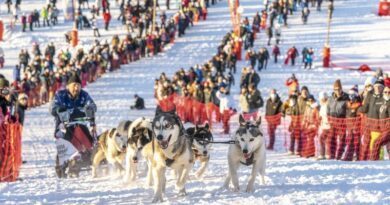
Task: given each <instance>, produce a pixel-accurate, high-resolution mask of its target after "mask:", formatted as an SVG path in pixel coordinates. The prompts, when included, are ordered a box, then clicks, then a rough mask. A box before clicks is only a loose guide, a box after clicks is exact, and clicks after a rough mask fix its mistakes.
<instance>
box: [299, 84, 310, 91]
mask: <svg viewBox="0 0 390 205" xmlns="http://www.w3.org/2000/svg"><path fill="white" fill-rule="evenodd" d="M304 90H306V91H307V92H308V93H309V88H307V86H306V85H304V86H302V89H301V92H302V91H304Z"/></svg>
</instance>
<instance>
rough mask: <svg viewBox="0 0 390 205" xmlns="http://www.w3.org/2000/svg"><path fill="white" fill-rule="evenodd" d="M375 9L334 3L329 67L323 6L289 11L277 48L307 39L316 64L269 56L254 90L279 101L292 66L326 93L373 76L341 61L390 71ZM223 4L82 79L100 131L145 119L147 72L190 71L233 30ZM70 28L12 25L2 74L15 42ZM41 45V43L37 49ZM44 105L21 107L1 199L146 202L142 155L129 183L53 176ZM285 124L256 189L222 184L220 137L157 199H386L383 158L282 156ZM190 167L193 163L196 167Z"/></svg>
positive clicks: (388, 168) (244, 175)
mask: <svg viewBox="0 0 390 205" xmlns="http://www.w3.org/2000/svg"><path fill="white" fill-rule="evenodd" d="M30 1H31V6H30ZM30 1H29V6H28V9H32V8H34V7H35V8H40V7H41V6H42V5H43V3H44V1H42V0H41V1H38V0H30ZM23 3H24V2H23ZM240 3H241V5H242V6H243V7H244V16H248V17H252V16H253V15H254V13H255V12H256V11H259V10H260V9H261V8H262V7H263V5H262V4H261V3H259V2H256V1H251V0H241V1H240ZM160 4H161V3H160ZM161 5H162V4H161ZM26 7H27V6H26ZM376 8H377V1H368V2H367V1H365V0H348V1H336V2H335V12H334V17H333V21H332V27H331V29H332V30H331V41H330V44H331V47H332V61H333V63H334V64H336V65H338V66H339V68H336V69H326V68H321V64H322V62H321V60H322V57H321V51H322V47H323V45H324V41H325V35H326V17H327V11H326V8H325V4H324V6H323V10H322V11H321V12H317V11H315V9H314V8H313V9H311V14H310V16H309V22H308V25H302V23H301V20H300V15H297V14H295V15H294V16H293V17H291V18H289V27H288V28H283V31H282V46H281V51H282V53H283V55H284V54H285V53H286V51H287V49H288V48H289V47H291V46H292V45H295V46H296V47H297V48H298V50H301V49H302V48H303V47H304V46H307V47H313V48H314V49H315V66H316V68H315V69H313V70H311V71H307V70H303V68H301V67H300V66H296V67H291V66H282V65H281V64H280V63H279V64H276V65H275V64H274V63H273V62H269V67H268V69H267V70H265V71H263V72H262V73H261V74H260V75H261V83H260V85H259V88H260V90H261V92H262V94H263V97H264V98H267V97H268V92H269V89H270V88H276V89H277V90H279V92H280V94H281V97H282V99H286V96H287V88H286V87H285V86H284V81H285V79H286V78H287V77H289V76H290V75H291V73H295V74H296V76H297V78H298V79H299V81H300V84H301V85H307V86H308V87H309V90H310V91H311V92H312V93H315V94H318V93H319V91H322V90H326V91H330V90H331V87H332V84H333V82H334V80H335V79H337V78H341V79H342V83H343V88H344V89H345V90H346V89H349V88H350V87H352V85H354V84H359V85H362V84H363V83H364V80H365V79H366V77H367V76H369V75H370V73H364V74H361V73H359V72H357V71H349V70H345V69H343V68H344V67H351V66H353V67H355V68H356V67H357V66H359V65H360V64H363V63H368V64H369V65H370V66H371V65H373V67H374V68H377V66H382V67H383V68H384V70H386V71H387V72H389V71H390V67H389V65H390V59H389V55H390V52H389V51H388V42H389V40H390V35H389V33H388V31H389V30H390V24H389V21H388V20H389V18H388V17H382V18H381V17H378V16H376V15H375V14H374V13H373V11H375V10H376ZM117 12H118V11H117V10H114V13H115V14H114V15H113V16H116V14H118V13H117ZM228 12H229V8H228V6H227V2H226V1H222V2H218V4H217V5H216V6H214V7H212V8H210V9H209V16H208V20H207V21H206V22H203V21H200V22H199V24H198V25H196V26H195V27H194V28H191V29H190V30H189V31H188V32H187V33H186V35H185V37H183V38H180V39H177V40H176V41H175V43H174V44H173V45H172V46H171V48H168V49H167V50H166V51H165V52H164V53H162V54H159V55H158V56H155V57H152V58H147V59H142V60H141V61H137V62H134V63H131V64H129V65H126V66H123V67H122V68H121V69H120V70H119V71H116V72H112V73H108V74H105V75H104V77H103V78H101V79H99V80H98V81H97V82H96V83H94V84H91V85H89V86H88V87H87V89H86V90H87V91H88V92H89V93H90V94H91V96H92V97H93V98H94V100H95V102H96V103H97V105H98V113H97V125H98V130H99V132H101V131H103V130H105V129H108V128H111V127H114V126H116V125H117V124H118V122H119V121H121V120H123V119H130V120H133V119H135V118H137V117H140V116H146V117H149V118H152V117H153V115H154V108H155V100H154V98H153V82H154V79H155V78H157V77H158V76H159V74H160V73H161V72H165V73H167V75H168V76H171V75H172V74H173V73H174V72H175V71H176V70H178V69H179V68H181V67H183V68H185V69H188V68H189V67H190V66H193V65H194V64H201V63H204V62H205V61H207V60H209V59H210V58H211V56H212V55H213V54H214V53H215V52H216V48H217V46H218V44H219V42H220V41H221V39H222V37H223V35H224V34H225V33H226V32H227V31H229V30H230V29H231V24H230V15H229V13H228ZM60 22H62V21H61V20H60ZM114 22H115V23H114V24H113V28H112V30H111V31H109V32H105V31H103V30H101V33H102V34H103V36H104V38H107V39H108V38H109V37H110V36H112V35H113V34H120V35H123V34H124V33H125V30H124V29H123V28H122V27H121V26H120V25H119V23H118V22H116V21H115V20H114ZM70 28H71V24H70V23H61V24H60V26H56V27H53V28H52V29H48V28H41V29H39V31H34V33H24V34H21V33H18V32H15V33H13V34H12V35H11V36H10V37H9V38H8V40H6V41H5V42H2V43H1V46H2V47H3V49H4V51H5V55H6V68H5V69H4V70H1V71H0V72H1V73H4V74H6V75H7V76H9V77H10V76H11V73H12V71H11V70H12V66H13V65H15V64H16V62H17V54H18V52H19V50H20V49H21V48H28V49H30V48H31V43H32V42H33V41H38V42H40V43H42V44H46V43H47V42H49V41H54V42H56V45H58V46H59V47H63V46H65V44H64V43H63V33H64V32H65V31H67V30H69V29H70ZM80 36H81V39H83V40H82V43H83V44H85V45H87V44H88V43H90V42H91V41H92V40H93V37H92V31H81V32H80ZM84 39H85V40H84ZM265 42H266V38H265V34H264V32H263V31H262V32H261V34H260V35H258V38H257V39H256V43H255V47H256V48H259V47H261V46H264V45H265ZM273 42H274V41H273ZM43 48H44V47H43V46H42V45H41V49H43ZM269 49H270V48H269ZM298 59H300V58H298ZM299 62H300V60H299ZM245 65H246V63H245V62H244V61H242V62H240V63H239V64H238V70H240V69H241V68H242V67H243V66H245ZM386 66H387V67H386ZM236 79H239V73H238V74H236ZM360 89H361V87H360ZM238 91H239V89H238V86H237V85H236V86H235V87H234V89H233V92H232V93H233V95H234V97H235V99H238V96H237V95H238ZM135 93H137V94H139V95H140V96H142V97H144V99H145V103H146V107H147V109H146V110H144V111H132V110H130V109H129V106H130V104H132V103H133V95H134V94H135ZM316 98H317V96H316ZM48 107H49V106H48V105H44V106H41V107H38V108H34V109H32V110H30V111H28V112H27V113H26V120H25V126H24V132H23V159H24V160H27V164H24V165H23V166H22V168H21V178H22V181H17V182H14V183H1V184H0V204H147V203H149V202H150V201H151V196H152V194H153V190H152V189H151V188H148V187H146V185H145V184H146V183H145V177H144V175H145V174H144V173H145V170H144V164H145V163H144V162H141V163H140V165H141V166H140V167H141V168H140V171H139V174H140V175H141V177H140V178H139V179H137V181H136V182H134V183H133V184H130V185H126V184H123V183H122V182H121V180H120V179H118V178H115V177H112V176H107V177H102V178H97V179H93V178H91V176H90V173H87V172H85V173H83V174H82V176H81V177H80V178H78V179H57V178H56V176H55V172H54V156H55V153H56V150H55V144H54V139H53V132H54V119H53V117H52V116H50V114H49V113H48ZM237 121H238V120H237V116H235V117H233V119H232V130H234V129H235V127H236V126H237V125H236V122H237ZM284 123H286V122H284ZM285 129H286V126H280V127H279V129H278V131H277V138H276V151H274V152H267V169H266V185H260V182H259V181H260V180H258V181H256V185H255V188H256V191H255V192H254V193H253V194H248V193H244V192H242V191H241V192H238V193H235V192H232V191H231V190H223V189H221V187H222V185H223V181H224V178H225V177H226V174H227V169H228V165H227V145H220V144H218V145H213V150H212V153H211V161H210V165H209V168H208V169H207V172H206V174H205V177H204V179H203V180H200V181H199V180H196V179H195V178H194V177H193V174H191V177H190V180H189V182H188V183H187V185H186V187H187V193H188V196H186V197H177V196H176V191H175V190H174V183H173V180H172V177H171V175H170V174H168V184H167V190H166V195H165V197H164V199H165V203H164V204H194V203H198V204H248V205H249V204H256V205H257V204H360V203H375V204H389V203H390V163H389V161H388V160H387V161H376V162H343V161H316V160H314V159H303V158H297V157H292V156H288V155H287V154H286V153H285V151H286V149H285V147H284V143H285V138H286V136H287V134H288V133H287V132H286V130H285ZM220 131H221V128H220V127H218V126H217V128H216V130H215V132H214V137H215V138H217V139H218V140H221V141H222V140H229V136H224V135H220V134H219V133H220ZM197 167H198V165H196V166H195V168H197ZM167 173H169V172H167ZM249 173H250V170H249V169H248V168H247V167H241V169H240V171H239V175H240V186H241V190H245V189H244V187H245V185H246V182H247V179H248V176H249Z"/></svg>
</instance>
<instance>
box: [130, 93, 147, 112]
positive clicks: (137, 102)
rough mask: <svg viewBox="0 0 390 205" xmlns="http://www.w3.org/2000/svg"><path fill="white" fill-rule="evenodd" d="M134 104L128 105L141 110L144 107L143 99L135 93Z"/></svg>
mask: <svg viewBox="0 0 390 205" xmlns="http://www.w3.org/2000/svg"><path fill="white" fill-rule="evenodd" d="M134 98H135V104H134V105H132V106H130V109H132V110H133V109H136V110H143V109H145V103H144V99H143V98H141V97H139V96H138V95H137V94H135V95H134Z"/></svg>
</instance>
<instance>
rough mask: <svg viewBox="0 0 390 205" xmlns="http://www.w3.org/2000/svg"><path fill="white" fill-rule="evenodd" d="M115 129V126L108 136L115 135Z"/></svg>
mask: <svg viewBox="0 0 390 205" xmlns="http://www.w3.org/2000/svg"><path fill="white" fill-rule="evenodd" d="M115 131H116V129H115V128H112V129H111V130H110V132H109V133H108V137H109V138H112V137H113V136H114V133H115Z"/></svg>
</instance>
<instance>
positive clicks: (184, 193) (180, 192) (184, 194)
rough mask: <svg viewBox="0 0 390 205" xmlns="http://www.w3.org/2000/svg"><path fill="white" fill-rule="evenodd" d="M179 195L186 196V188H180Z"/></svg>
mask: <svg viewBox="0 0 390 205" xmlns="http://www.w3.org/2000/svg"><path fill="white" fill-rule="evenodd" d="M179 196H187V192H186V189H182V190H180V191H179Z"/></svg>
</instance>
